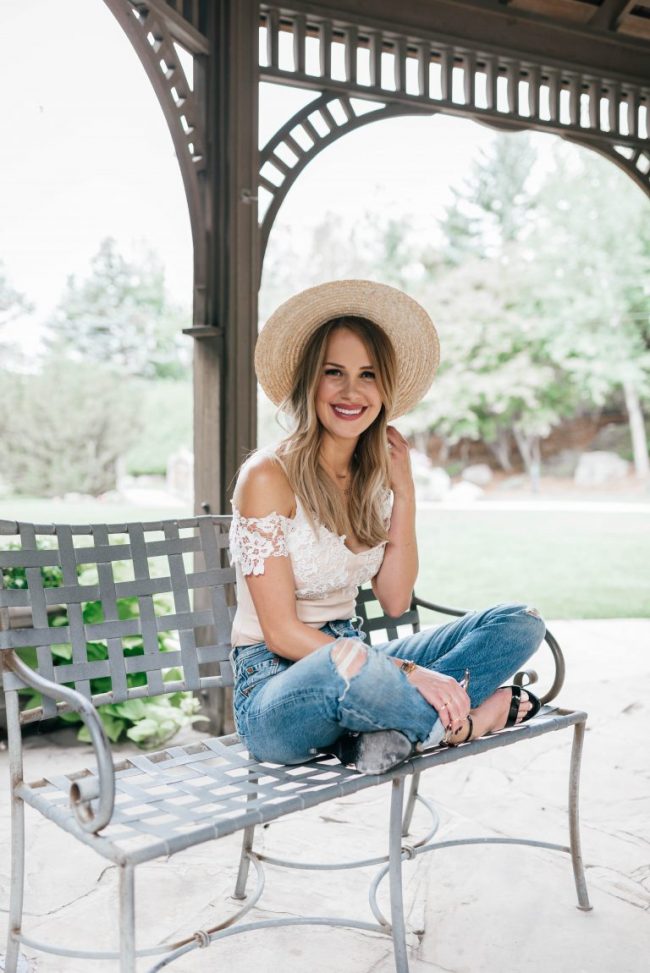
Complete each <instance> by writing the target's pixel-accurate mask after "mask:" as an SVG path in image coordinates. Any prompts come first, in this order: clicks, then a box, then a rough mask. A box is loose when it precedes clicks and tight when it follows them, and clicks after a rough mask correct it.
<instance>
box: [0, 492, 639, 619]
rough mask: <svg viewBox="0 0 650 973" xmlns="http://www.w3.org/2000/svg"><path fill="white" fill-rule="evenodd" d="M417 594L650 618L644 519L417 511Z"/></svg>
mask: <svg viewBox="0 0 650 973" xmlns="http://www.w3.org/2000/svg"><path fill="white" fill-rule="evenodd" d="M189 514H190V511H189V510H187V511H183V509H182V508H179V507H174V508H169V509H165V508H159V507H155V508H142V507H136V506H133V505H128V504H111V503H100V502H99V501H95V502H81V503H74V504H70V503H63V502H60V501H59V502H55V501H47V500H32V499H27V498H19V499H14V500H2V501H0V518H6V519H9V520H32V521H36V522H37V523H51V522H53V521H54V522H59V523H66V522H67V523H83V522H95V523H124V522H126V521H129V520H159V519H163V518H165V517H179V516H186V515H187V516H189ZM418 538H419V545H420V577H419V579H418V582H417V586H416V590H417V591H418V593H419V594H420V595H421V596H422V597H423V598H428V599H430V600H432V601H436V602H438V603H440V604H443V605H448V606H452V607H460V608H483V607H486V606H487V605H490V604H494V603H495V602H499V601H523V602H527V603H529V604H531V605H534V606H535V607H537V608H538V609H539V611H540V612H541V613H542V614H543V615H544V616H545V617H546V618H614V617H623V618H648V617H650V517H649V516H648V515H647V514H644V513H639V512H636V511H634V512H629V513H628V512H624V513H619V512H611V513H601V512H599V511H590V510H589V509H588V508H586V509H585V510H583V511H580V512H579V513H568V512H565V511H562V510H558V511H556V512H553V511H548V510H544V511H530V510H513V511H511V512H504V511H501V510H499V511H493V510H490V509H489V508H488V507H477V508H476V509H475V510H449V509H444V508H429V509H423V510H421V511H420V513H419V515H418Z"/></svg>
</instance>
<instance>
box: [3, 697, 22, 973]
mask: <svg viewBox="0 0 650 973" xmlns="http://www.w3.org/2000/svg"><path fill="white" fill-rule="evenodd" d="M5 699H6V708H7V728H8V730H9V734H8V736H9V767H10V774H11V791H12V792H11V888H10V892H9V922H8V925H7V954H6V956H5V959H4V969H5V970H6V973H16V968H17V966H18V954H19V951H20V931H21V928H22V923H23V897H24V889H25V804H24V802H23V801H22V800H21V798H19V797H16V795H15V793H14V788H16V787H17V786H18V785H19V784H20V783H22V779H23V760H22V743H21V740H20V720H19V716H18V694H17V693H15V692H8V693H7V694H6V696H5Z"/></svg>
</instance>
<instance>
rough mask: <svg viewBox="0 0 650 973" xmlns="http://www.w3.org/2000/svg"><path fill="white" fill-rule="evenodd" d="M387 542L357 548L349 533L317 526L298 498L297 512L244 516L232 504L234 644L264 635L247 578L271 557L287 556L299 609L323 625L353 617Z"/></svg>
mask: <svg viewBox="0 0 650 973" xmlns="http://www.w3.org/2000/svg"><path fill="white" fill-rule="evenodd" d="M383 509H384V518H385V521H386V525H387V526H388V524H389V523H390V511H391V494H390V492H389V491H387V493H386V496H385V498H384V503H383ZM385 547H386V543H385V542H383V543H381V544H378V545H377V546H376V547H371V548H368V550H365V551H359V552H357V553H355V552H354V551H351V550H350V549H349V548H348V547H346V546H345V535H338V534H335V533H334V532H333V531H331V530H329V529H328V528H327V527H325V526H323V524H319V523H316V524H315V529H314V528H312V526H311V524H310V522H309V520H308V518H307V515H306V513H305V511H304V509H303V507H302V505H301V503H300V502H299V501H298V500H296V515H295V517H284V516H283V515H282V514H277V513H271V514H268V515H267V516H266V517H242V515H241V513H240V512H239V510H238V509H237V507H235V506H234V504H233V519H232V524H231V527H230V557H231V560H232V562H233V564H234V565H235V571H236V576H237V612H236V614H235V618H234V621H233V629H232V644H233V646H237V645H253V644H254V643H255V642H263V641H264V636H263V634H262V629H261V626H260V623H259V620H258V617H257V613H256V611H255V607H254V605H253V600H252V598H251V596H250V592H249V590H248V585H247V584H246V582H245V581H244V577H245V576H246V575H251V574H264V564H265V562H266V560H267V559H268V558H270V557H288V558H289V559H290V561H291V567H292V569H293V576H294V579H295V585H296V613H297V616H298V618H299V619H300V621H302V622H305V623H306V624H307V625H311V626H313V627H314V628H320V627H321V626H323V625H325V623H326V622H331V621H334V620H335V619H339V618H341V619H342V618H353V617H354V615H355V608H354V606H355V600H356V597H357V591H358V588H359V585H362V584H365V583H366V582H367V581H370V579H371V578H374V576H375V575H376V574H377V572H378V571H379V568H380V567H381V562H382V560H383V557H384V549H385Z"/></svg>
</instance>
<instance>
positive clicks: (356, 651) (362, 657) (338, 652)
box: [332, 639, 368, 702]
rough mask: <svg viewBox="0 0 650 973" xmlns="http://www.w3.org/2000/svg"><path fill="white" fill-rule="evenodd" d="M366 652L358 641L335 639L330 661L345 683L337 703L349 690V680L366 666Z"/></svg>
mask: <svg viewBox="0 0 650 973" xmlns="http://www.w3.org/2000/svg"><path fill="white" fill-rule="evenodd" d="M367 658H368V652H367V650H366V647H365V646H364V645H362V644H361V643H360V641H359V639H337V640H336V642H335V643H334V646H333V648H332V661H333V663H334V665H335V666H336V668H337V670H338V673H339V675H340V676H342V678H343V681H344V682H345V689H344V690H343V693H342V694H341V696H339V702H340V701H341V700H342V699H343V697H344V696H345V694H346V693H347V691H348V689H349V688H350V680H351V679H352V678H353V677H354V676H356V675H358V674H359V672H360V671H361V669H362V668H363V666H364V665H365V664H366V660H367Z"/></svg>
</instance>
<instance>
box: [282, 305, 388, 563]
mask: <svg viewBox="0 0 650 973" xmlns="http://www.w3.org/2000/svg"><path fill="white" fill-rule="evenodd" d="M342 328H346V329H347V330H349V331H351V332H352V333H353V334H355V335H357V336H358V337H359V338H360V339H361V341H362V342H363V344H364V345H365V348H366V350H367V352H368V354H369V356H370V359H371V361H372V364H373V367H374V370H375V375H376V379H377V386H378V389H379V393H380V395H381V400H382V407H381V411H380V413H379V415H378V416H377V418H376V419H375V421H374V422H373V423H372V425H371V426H369V427H368V429H366V430H365V432H363V433H362V434H361V436H360V437H359V441H358V443H357V446H356V449H355V451H354V455H353V457H352V470H351V472H352V479H351V484H350V493H349V497H348V502H347V505H346V503H345V500H344V498H343V496H342V493H341V491H340V490H339V489H337V487H336V486H335V485H334V483H333V482H332V480H331V479H330V477H329V476H328V475H327V474H326V471H325V469H324V468H323V467H322V466H321V463H320V456H319V454H320V444H321V437H322V433H323V427H322V425H321V422H320V420H319V418H318V416H317V414H316V392H317V388H318V383H319V382H320V380H321V376H322V372H323V363H324V361H325V352H326V348H327V342H328V339H329V337H330V335H331V334H332V333H333V332H335V331H337V330H339V329H342ZM396 380H397V360H396V357H395V351H394V349H393V346H392V344H391V342H390V339H389V338H388V337H387V336H386V334H385V333H384V332H383V331H382V330H381V329H380V328H378V327H377V326H376V325H375V324H373V322H372V321H368V320H367V319H366V318H362V317H353V316H346V317H340V318H334V319H332V320H331V321H327V322H326V323H325V324H323V325H322V326H321V327H320V328H318V330H317V331H316V332H314V334H313V335H312V336H311V338H310V340H309V342H308V343H307V345H306V347H305V351H304V354H303V356H302V360H301V362H300V364H299V366H298V368H297V369H296V380H295V384H294V387H293V390H292V392H291V394H290V395H289V397H288V398H287V400H286V401H285V402H283V403H282V405H281V408H282V409H283V411H285V412H287V413H288V414H289V415H290V416H291V417H292V418H293V421H294V428H293V430H292V432H291V433H290V434H289V435H288V436H287V437H286V438H285V439H283V440H282V442H281V443H280V444H279V446H278V447H277V450H276V456H277V457H278V459H279V461H280V462H281V464H282V465H283V467H284V469H285V472H286V474H287V477H288V479H289V482H290V484H291V487H292V489H293V491H294V493H295V494H296V497H297V498H298V500H299V501H300V502H301V504H302V506H303V509H304V510H305V512H306V513H307V516H308V517H309V518H310V519H311V520H312V525H313V523H314V521H318V522H320V523H321V524H323V525H324V526H325V527H327V528H329V530H332V531H334V532H335V533H336V534H350V533H352V534H353V535H354V536H355V537H356V538H357V539H358V540H359V541H360V542H361V543H362V544H364V545H367V546H368V547H374V546H376V545H377V544H380V543H381V542H382V541H385V540H386V539H387V537H388V532H387V529H386V524H385V522H384V516H385V510H383V509H382V508H383V503H384V500H385V496H386V491H387V490H388V489H389V483H390V457H389V453H388V439H387V435H386V426H387V424H388V416H389V415H390V413H391V411H392V408H393V403H394V400H395V387H396Z"/></svg>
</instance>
